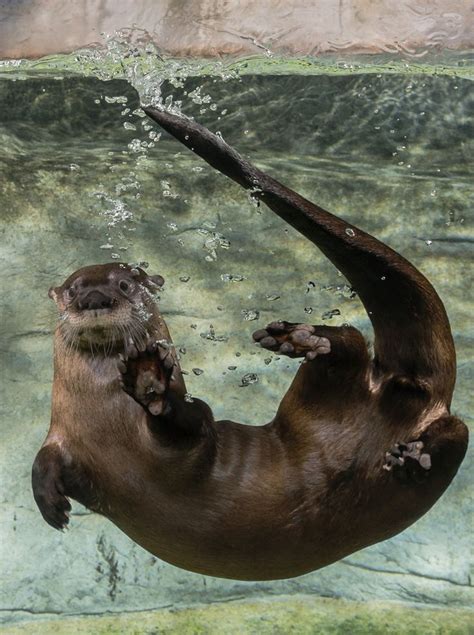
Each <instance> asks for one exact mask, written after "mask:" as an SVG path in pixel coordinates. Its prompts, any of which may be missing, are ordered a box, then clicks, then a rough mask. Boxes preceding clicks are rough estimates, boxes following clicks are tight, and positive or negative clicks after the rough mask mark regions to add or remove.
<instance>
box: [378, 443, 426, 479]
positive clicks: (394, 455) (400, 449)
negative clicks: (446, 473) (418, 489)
mask: <svg viewBox="0 0 474 635" xmlns="http://www.w3.org/2000/svg"><path fill="white" fill-rule="evenodd" d="M423 449H425V445H424V443H423V441H412V442H410V443H396V444H395V445H394V446H393V447H392V448H390V450H389V451H388V452H386V453H385V461H384V465H383V469H384V470H387V471H389V472H391V471H393V473H394V476H396V477H397V478H398V479H399V480H400V481H405V482H406V481H409V480H412V481H415V482H417V483H420V482H422V481H424V480H425V479H426V478H427V476H428V474H429V471H430V469H431V456H430V455H429V454H428V453H427V452H426V451H425V452H423Z"/></svg>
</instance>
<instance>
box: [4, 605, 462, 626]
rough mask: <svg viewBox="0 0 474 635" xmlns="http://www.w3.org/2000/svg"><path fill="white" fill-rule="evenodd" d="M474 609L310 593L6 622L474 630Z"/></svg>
mask: <svg viewBox="0 0 474 635" xmlns="http://www.w3.org/2000/svg"><path fill="white" fill-rule="evenodd" d="M473 620H474V613H473V612H472V611H467V610H457V611H453V610H439V609H434V608H430V609H427V608H423V609H420V608H415V607H413V606H406V605H400V604H396V603H381V602H367V603H365V604H361V603H357V602H344V601H342V600H330V599H324V598H318V599H315V598H314V597H310V596H302V597H301V598H294V597H276V598H272V599H271V600H270V601H267V602H262V601H260V602H255V601H254V602H242V601H240V602H225V603H222V604H215V605H214V606H212V607H209V606H206V607H198V608H192V609H180V610H173V609H165V610H161V611H153V612H151V611H150V612H140V613H130V614H123V613H122V614H119V615H116V616H113V617H110V616H107V617H105V616H104V617H93V616H89V617H83V618H75V619H60V620H59V619H56V620H53V619H51V618H50V619H45V620H44V621H35V622H33V623H31V622H30V623H28V622H25V623H23V624H21V625H20V626H11V627H7V628H5V629H4V630H2V632H3V633H4V635H28V634H30V635H91V633H94V635H105V634H106V633H107V635H118V634H119V633H120V635H128V634H130V635H132V634H133V635H155V634H156V633H166V634H167V635H168V634H169V635H191V634H192V635H195V634H196V633H206V634H207V635H214V634H215V635H221V634H222V633H226V634H228V635H256V634H258V635H274V634H275V633H285V635H287V634H288V635H290V634H292V635H314V633H324V634H331V635H348V633H350V635H368V634H369V633H370V635H470V633H472V626H473V623H474V622H473Z"/></svg>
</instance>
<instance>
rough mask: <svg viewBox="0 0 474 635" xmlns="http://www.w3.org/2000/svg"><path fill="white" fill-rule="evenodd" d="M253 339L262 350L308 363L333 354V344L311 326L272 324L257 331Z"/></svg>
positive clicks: (289, 323) (279, 322) (282, 322)
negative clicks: (299, 358) (302, 359)
mask: <svg viewBox="0 0 474 635" xmlns="http://www.w3.org/2000/svg"><path fill="white" fill-rule="evenodd" d="M253 339H254V340H255V342H256V343H258V344H259V345H260V346H261V347H262V348H266V349H268V350H271V351H274V352H276V353H279V354H281V355H287V356H288V357H305V358H306V359H307V360H308V361H311V360H313V359H315V358H316V357H317V356H318V355H327V354H328V353H330V352H331V342H330V341H329V340H328V338H327V337H323V336H318V334H317V329H316V327H314V326H311V325H310V324H293V323H292V322H284V321H283V320H281V321H278V322H271V323H270V324H268V326H267V327H266V328H264V329H260V330H258V331H255V333H254V334H253Z"/></svg>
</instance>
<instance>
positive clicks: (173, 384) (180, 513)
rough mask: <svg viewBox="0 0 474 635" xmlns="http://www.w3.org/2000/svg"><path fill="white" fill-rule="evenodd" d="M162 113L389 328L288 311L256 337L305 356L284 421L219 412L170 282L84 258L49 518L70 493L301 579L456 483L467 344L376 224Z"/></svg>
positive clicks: (40, 462) (49, 465)
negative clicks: (365, 330)
mask: <svg viewBox="0 0 474 635" xmlns="http://www.w3.org/2000/svg"><path fill="white" fill-rule="evenodd" d="M144 110H145V112H146V113H147V114H148V115H149V116H150V117H151V118H152V119H153V120H154V121H156V122H157V123H158V124H160V125H161V126H162V127H163V128H164V129H165V130H167V131H168V132H169V133H171V134H172V135H174V136H175V137H176V138H177V139H178V140H179V141H180V142H181V143H183V144H184V145H186V146H187V147H188V148H190V149H191V150H193V151H194V152H195V153H196V154H198V155H199V156H201V157H202V158H203V159H204V160H205V161H207V162H208V163H209V164H210V165H212V166H213V167H214V168H216V169H217V170H219V171H220V172H222V173H223V174H225V175H227V176H228V177H230V178H231V179H233V180H234V181H236V182H237V183H239V184H240V185H241V186H243V187H244V188H246V189H249V190H251V194H252V196H254V197H255V198H256V199H257V200H258V201H262V202H264V203H265V204H266V205H267V206H268V207H269V208H270V209H271V210H273V211H274V212H275V213H276V214H278V215H279V216H280V217H281V218H283V219H284V220H285V221H287V222H288V223H289V224H290V225H292V226H293V227H294V228H296V229H297V230H298V231H299V232H301V233H302V234H303V235H304V236H306V237H307V238H308V239H309V240H311V241H312V242H313V243H314V244H315V245H316V246H317V247H318V248H319V249H320V250H321V251H322V252H323V253H324V254H325V255H326V256H327V257H328V258H329V259H330V260H331V261H332V262H333V263H334V264H335V266H336V267H337V268H338V269H339V270H340V271H341V272H342V273H343V274H344V275H345V276H346V278H347V280H348V281H349V283H350V284H351V285H352V287H353V288H354V289H355V290H356V292H357V294H358V296H359V298H360V300H361V301H362V303H363V305H364V307H365V309H366V311H367V314H368V316H369V317H370V320H371V322H372V325H373V329H374V334H375V341H374V352H373V355H371V354H369V351H368V348H367V344H366V341H365V339H364V337H363V336H362V334H361V333H360V332H359V331H358V330H357V329H356V328H354V327H353V326H350V325H345V326H338V327H330V326H321V325H307V324H297V323H292V322H289V321H286V320H276V321H274V322H272V323H270V324H269V325H268V326H267V327H266V328H265V329H260V330H259V331H257V332H255V333H254V335H253V338H254V341H255V345H256V346H261V347H263V348H265V349H267V350H270V351H274V352H276V353H278V355H287V356H289V357H292V358H301V360H302V363H301V364H300V366H299V369H298V371H297V373H296V375H295V377H294V380H293V382H292V384H291V386H290V388H289V389H288V391H287V393H286V394H285V395H284V397H283V399H282V401H281V403H280V404H279V405H278V406H277V405H276V406H275V410H276V414H275V416H274V418H273V419H272V420H271V421H270V423H268V424H266V425H263V426H249V425H243V424H239V423H236V422H234V421H215V420H214V418H213V415H212V411H211V409H210V407H209V406H208V405H207V404H206V403H205V402H204V401H202V400H200V399H197V398H191V397H190V396H189V395H188V394H187V392H186V386H185V383H184V380H183V376H182V373H181V370H180V366H179V359H178V356H177V355H176V351H175V349H174V347H173V344H172V340H171V337H170V334H169V332H168V328H167V326H166V323H165V321H164V319H163V317H162V316H161V314H160V311H159V308H158V303H157V301H156V300H155V299H154V296H153V292H154V291H156V290H159V289H160V288H161V286H162V284H163V279H162V278H161V277H159V276H158V277H153V276H148V275H147V274H146V273H145V271H143V270H142V269H140V268H137V267H133V266H130V265H126V264H123V263H122V264H117V263H112V264H107V265H95V266H91V267H85V268H83V269H80V270H79V271H77V272H75V273H74V274H72V275H71V276H69V277H68V279H67V280H66V281H65V282H64V283H63V284H62V285H61V286H60V287H56V288H54V289H52V290H51V291H50V295H51V297H52V298H53V299H54V300H55V301H56V304H57V306H58V309H59V312H60V320H59V323H58V326H57V328H56V332H55V345H54V348H55V352H54V383H53V395H52V418H51V427H50V430H49V433H48V436H47V438H46V440H45V442H44V445H43V446H42V448H41V449H40V451H39V453H38V455H37V457H36V460H35V462H34V466H33V492H34V496H35V499H36V502H37V504H38V506H39V509H40V511H41V513H42V515H43V517H44V518H45V520H46V521H47V522H48V523H49V524H50V525H52V526H53V527H55V528H58V529H60V528H63V527H65V526H66V525H67V523H68V512H69V510H70V503H69V500H68V499H69V498H73V499H75V500H77V501H79V502H80V503H82V504H84V505H85V506H86V507H88V508H89V509H91V510H93V511H95V512H97V513H100V514H103V515H104V516H106V517H107V518H109V519H110V520H111V521H112V522H113V523H115V524H116V525H117V526H118V527H119V528H120V529H122V530H123V531H124V532H125V533H126V534H128V536H130V538H132V539H133V540H134V541H136V542H137V543H138V544H140V545H141V546H142V547H144V548H145V549H147V550H148V551H150V552H151V553H152V554H154V555H156V556H158V557H159V558H161V559H163V560H166V561H168V562H170V563H172V564H174V565H176V566H179V567H182V568H184V569H188V570H191V571H195V572H199V573H202V574H207V575H212V576H218V577H224V578H234V579H241V580H269V579H279V578H290V577H294V576H298V575H301V574H304V573H307V572H309V571H312V570H314V569H318V568H320V567H324V566H326V565H328V564H330V563H332V562H335V561H336V560H339V559H341V558H343V557H344V556H347V555H348V554H350V553H352V552H354V551H356V550H358V549H361V548H363V547H366V546H368V545H371V544H373V543H376V542H378V541H381V540H385V539H386V538H389V537H390V536H393V535H394V534H397V533H398V532H400V531H402V530H403V529H405V528H406V527H408V526H409V525H410V524H411V523H413V522H414V521H416V520H417V519H418V518H420V516H422V515H423V514H424V513H425V512H426V511H427V510H428V509H429V508H430V507H431V506H432V505H433V504H434V503H435V502H436V500H437V499H438V498H439V497H440V496H441V495H442V493H443V492H444V491H445V489H446V488H447V487H448V485H449V484H450V482H451V481H452V479H453V477H454V476H455V474H456V472H457V470H458V468H459V466H460V464H461V462H462V460H463V457H464V454H465V452H466V446H467V439H468V433H467V428H466V426H465V425H464V423H463V422H462V421H460V420H459V419H458V418H457V417H456V416H454V415H452V414H451V413H450V404H451V397H452V394H453V389H454V383H455V372H456V363H455V350H454V345H453V339H452V335H451V330H450V326H449V321H448V318H447V315H446V312H445V309H444V307H443V304H442V302H441V300H440V298H439V297H438V295H437V293H436V291H435V290H434V288H433V287H432V285H431V284H430V282H429V281H428V280H427V279H426V278H425V277H424V276H423V275H422V274H421V273H420V272H419V271H418V270H417V269H416V268H415V267H414V266H413V265H412V264H411V263H409V262H408V261H407V260H405V259H404V258H403V257H402V256H400V255H399V254H398V253H396V252H395V251H393V250H392V249H391V248H389V247H388V246H386V245H384V244H383V243H381V242H380V241H378V240H377V239H375V238H374V237H372V236H370V235H369V234H367V233H365V232H363V231H362V230H360V229H359V228H357V227H355V226H353V225H351V224H349V223H347V222H346V221H344V220H342V219H340V218H338V217H336V216H334V215H332V214H330V213H329V212H327V211H325V210H323V209H321V208H320V207H318V206H317V205H315V204H313V203H311V202H310V201H308V200H306V199H304V198H303V197H301V196H300V195H299V194H297V193H296V192H294V191H292V190H291V189H289V188H287V187H285V186H284V185H282V184H281V183H279V182H278V181H276V180H274V179H273V178H271V177H270V176H268V175H267V174H265V173H263V172H262V171H260V170H258V169H257V168H255V167H254V166H253V165H251V164H250V163H249V162H248V161H246V160H245V159H244V158H242V157H241V156H240V155H239V154H238V153H237V152H236V151H235V150H234V149H233V148H232V147H230V146H229V145H228V144H227V143H226V142H225V141H224V140H223V139H222V138H220V137H218V136H216V135H214V134H212V133H211V132H210V131H208V130H207V129H206V128H204V127H203V126H201V125H199V124H198V123H196V122H194V121H192V120H190V119H187V118H185V117H184V116H179V115H174V114H170V113H166V112H165V111H161V110H159V109H156V108H152V107H146V108H144Z"/></svg>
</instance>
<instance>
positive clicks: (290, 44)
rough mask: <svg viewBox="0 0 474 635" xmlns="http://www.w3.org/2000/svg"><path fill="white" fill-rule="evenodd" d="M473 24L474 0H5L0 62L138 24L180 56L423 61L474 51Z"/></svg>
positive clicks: (67, 47)
mask: <svg viewBox="0 0 474 635" xmlns="http://www.w3.org/2000/svg"><path fill="white" fill-rule="evenodd" d="M472 20H473V18H472V4H471V2H470V0H410V2H402V3H394V2H393V1H392V0H293V2H292V3H291V4H289V3H288V2H284V1H283V0H260V2H254V1H253V0H239V1H237V0H232V1H230V2H229V0H217V1H216V0H198V1H196V0H161V1H160V2H153V1H152V0H134V2H128V1H127V0H89V1H88V2H67V1H66V0H22V1H21V2H10V1H8V0H0V58H22V57H41V56H43V55H48V54H52V53H64V52H68V51H73V50H75V49H77V48H79V47H83V46H88V45H91V44H103V42H104V34H106V35H107V36H110V35H113V34H114V32H115V31H117V30H119V29H127V28H130V27H132V26H135V27H136V28H138V29H140V30H141V31H142V33H141V37H150V38H151V39H152V40H153V41H154V42H155V43H156V44H157V45H158V47H159V48H160V49H162V50H164V51H167V52H168V53H171V54H173V55H192V56H205V57H209V56H213V57H214V56H220V55H223V54H233V55H255V54H262V53H265V52H266V51H272V52H273V53H283V54H285V55H288V54H289V55H318V54H320V53H327V52H338V53H340V54H342V55H347V54H348V53H354V52H364V53H366V52H370V53H374V52H378V53H380V52H389V53H394V52H395V53H400V52H401V53H405V54H408V55H415V56H419V55H423V54H424V53H426V51H429V50H438V51H439V50H440V49H445V48H449V49H461V48H465V49H467V48H471V47H472V45H473V41H474V39H473V29H472V26H473V22H472ZM147 34H149V35H147Z"/></svg>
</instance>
